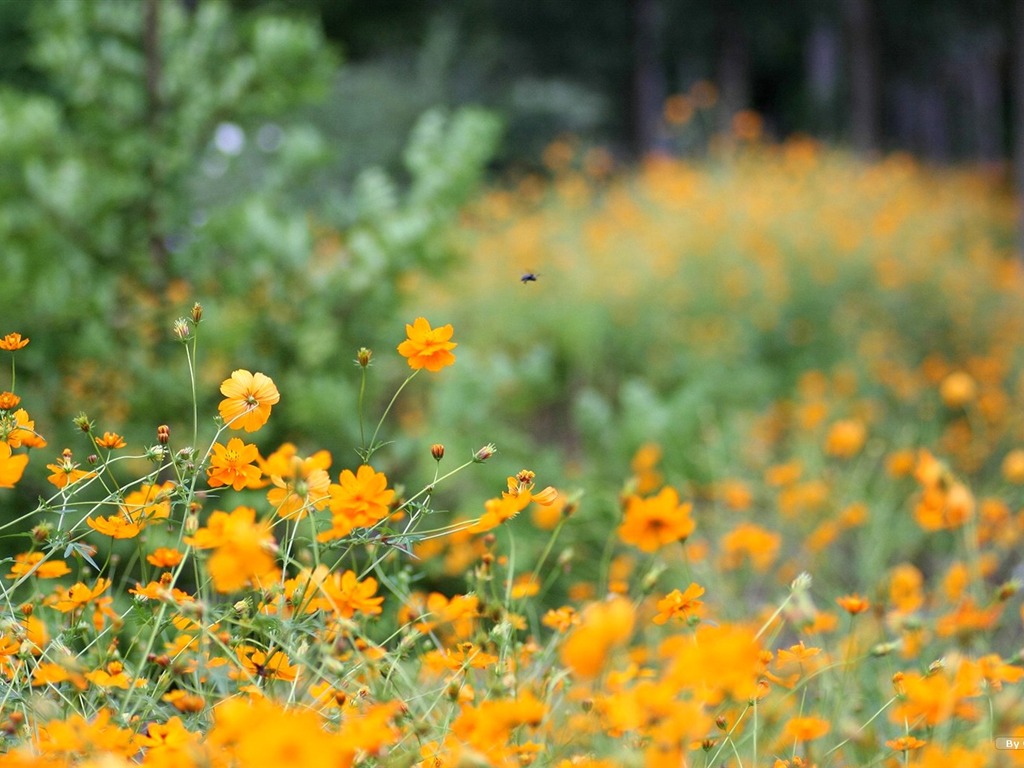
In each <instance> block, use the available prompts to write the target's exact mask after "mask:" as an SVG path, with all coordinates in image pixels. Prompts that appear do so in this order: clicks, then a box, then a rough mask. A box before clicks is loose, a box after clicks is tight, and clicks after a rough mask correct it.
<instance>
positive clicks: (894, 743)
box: [885, 736, 928, 752]
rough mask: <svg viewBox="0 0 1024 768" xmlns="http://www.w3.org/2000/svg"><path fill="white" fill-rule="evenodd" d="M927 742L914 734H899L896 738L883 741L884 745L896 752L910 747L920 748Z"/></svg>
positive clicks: (905, 750)
mask: <svg viewBox="0 0 1024 768" xmlns="http://www.w3.org/2000/svg"><path fill="white" fill-rule="evenodd" d="M927 743H928V742H927V741H922V740H921V739H918V738H916V737H915V736H900V737H899V738H898V739H889V740H888V741H887V742H885V746H887V747H889V749H894V750H896V751H897V752H908V751H910V750H911V749H920V748H921V747H923V746H924V745H925V744H927Z"/></svg>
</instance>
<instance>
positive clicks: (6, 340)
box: [0, 333, 29, 352]
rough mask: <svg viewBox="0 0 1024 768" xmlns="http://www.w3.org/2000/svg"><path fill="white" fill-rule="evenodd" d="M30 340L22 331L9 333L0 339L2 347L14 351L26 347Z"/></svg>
mask: <svg viewBox="0 0 1024 768" xmlns="http://www.w3.org/2000/svg"><path fill="white" fill-rule="evenodd" d="M28 342H29V339H23V338H22V337H21V334H20V333H8V334H7V335H6V336H4V337H3V338H2V339H0V349H5V350H7V351H8V352H14V351H15V350H17V349H21V348H22V347H24V346H25V345H26V344H28Z"/></svg>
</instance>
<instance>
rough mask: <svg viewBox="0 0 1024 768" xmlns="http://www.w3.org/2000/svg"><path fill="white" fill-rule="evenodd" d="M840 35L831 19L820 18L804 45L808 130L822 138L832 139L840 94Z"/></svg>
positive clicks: (836, 128)
mask: <svg viewBox="0 0 1024 768" xmlns="http://www.w3.org/2000/svg"><path fill="white" fill-rule="evenodd" d="M840 59H841V54H840V35H839V32H838V30H837V29H836V26H835V24H833V23H832V21H831V20H829V19H827V18H824V17H820V18H818V19H817V20H816V21H815V22H814V26H813V27H811V33H810V34H809V35H808V36H807V39H806V41H805V42H804V66H805V68H806V78H807V91H808V95H809V96H810V103H811V115H810V124H811V129H812V130H813V131H814V132H815V133H816V134H818V135H819V136H822V137H824V138H829V139H834V138H835V137H836V131H837V130H838V128H839V125H838V120H837V111H838V109H837V108H838V93H839V66H840V65H839V62H840Z"/></svg>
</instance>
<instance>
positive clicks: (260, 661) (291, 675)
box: [235, 645, 299, 682]
mask: <svg viewBox="0 0 1024 768" xmlns="http://www.w3.org/2000/svg"><path fill="white" fill-rule="evenodd" d="M235 653H237V654H238V660H239V661H240V662H241V664H242V669H244V670H245V671H246V672H248V673H249V674H250V675H252V676H254V677H260V678H263V679H266V680H287V681H289V682H291V681H293V680H295V679H296V678H297V677H298V676H299V667H298V666H297V665H295V664H292V663H291V662H290V661H289V660H288V657H287V656H285V655H284V654H283V653H282V652H281V651H274V652H273V653H269V654H268V653H265V652H263V651H261V650H260V649H259V648H254V647H253V646H251V645H240V646H239V647H238V648H237V649H236V650H235Z"/></svg>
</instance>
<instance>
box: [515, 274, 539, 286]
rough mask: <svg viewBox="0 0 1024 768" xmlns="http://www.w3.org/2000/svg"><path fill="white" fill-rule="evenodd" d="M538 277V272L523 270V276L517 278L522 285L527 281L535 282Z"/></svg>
mask: <svg viewBox="0 0 1024 768" xmlns="http://www.w3.org/2000/svg"><path fill="white" fill-rule="evenodd" d="M538 277H540V273H539V272H524V273H523V276H522V277H520V278H519V282H521V283H522V284H523V285H526V284H527V283H536V282H537V278H538Z"/></svg>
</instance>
